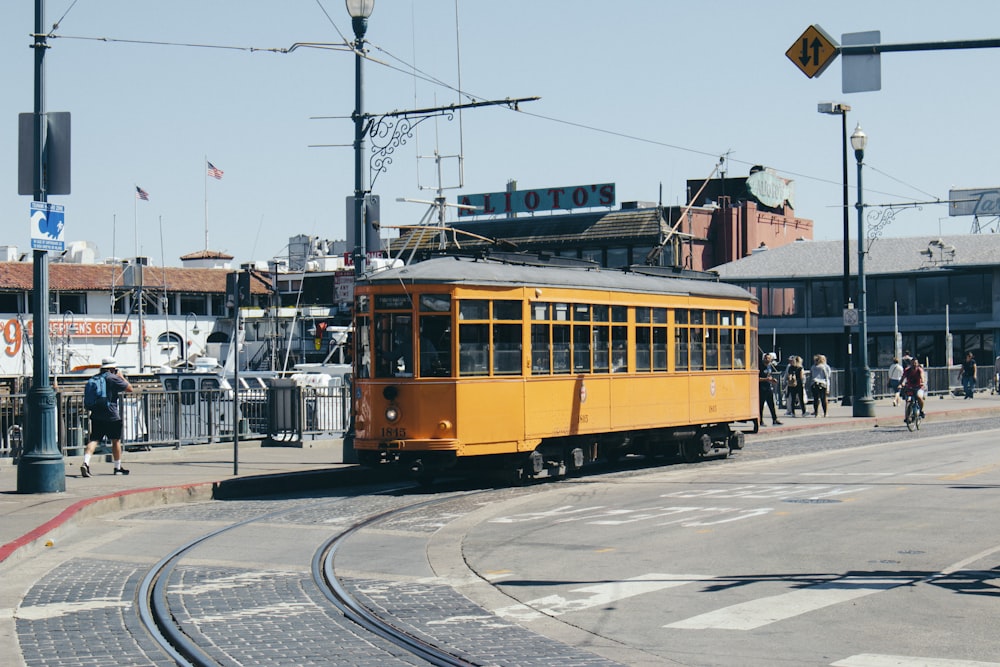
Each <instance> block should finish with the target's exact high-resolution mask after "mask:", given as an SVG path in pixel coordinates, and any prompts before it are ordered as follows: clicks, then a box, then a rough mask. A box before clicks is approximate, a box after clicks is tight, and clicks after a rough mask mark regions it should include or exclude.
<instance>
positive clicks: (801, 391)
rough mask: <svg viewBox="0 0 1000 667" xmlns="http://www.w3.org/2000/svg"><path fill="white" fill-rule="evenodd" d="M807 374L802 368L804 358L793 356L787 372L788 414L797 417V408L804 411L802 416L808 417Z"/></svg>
mask: <svg viewBox="0 0 1000 667" xmlns="http://www.w3.org/2000/svg"><path fill="white" fill-rule="evenodd" d="M805 383H806V374H805V369H804V368H802V357H799V356H793V357H792V358H791V359H790V360H789V362H788V368H787V369H786V370H785V386H787V387H788V411H789V412H788V414H790V415H791V416H793V417H794V416H795V406H796V405H798V406H799V407H800V408H801V409H802V416H803V417H805V415H806V388H805Z"/></svg>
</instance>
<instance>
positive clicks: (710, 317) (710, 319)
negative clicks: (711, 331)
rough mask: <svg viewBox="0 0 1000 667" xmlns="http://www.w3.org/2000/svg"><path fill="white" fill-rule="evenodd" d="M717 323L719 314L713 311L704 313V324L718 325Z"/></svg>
mask: <svg viewBox="0 0 1000 667" xmlns="http://www.w3.org/2000/svg"><path fill="white" fill-rule="evenodd" d="M718 323H719V313H718V311H715V310H706V311H705V324H718Z"/></svg>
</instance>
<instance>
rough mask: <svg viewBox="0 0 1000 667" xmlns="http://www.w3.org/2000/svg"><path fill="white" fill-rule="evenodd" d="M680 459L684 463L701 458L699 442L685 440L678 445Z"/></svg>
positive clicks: (693, 461)
mask: <svg viewBox="0 0 1000 667" xmlns="http://www.w3.org/2000/svg"><path fill="white" fill-rule="evenodd" d="M679 447H680V450H681V459H682V460H683V461H684V462H685V463H695V462H696V461H698V459H700V458H701V443H700V442H699V441H697V440H685V441H683V442H681V443H680V445H679Z"/></svg>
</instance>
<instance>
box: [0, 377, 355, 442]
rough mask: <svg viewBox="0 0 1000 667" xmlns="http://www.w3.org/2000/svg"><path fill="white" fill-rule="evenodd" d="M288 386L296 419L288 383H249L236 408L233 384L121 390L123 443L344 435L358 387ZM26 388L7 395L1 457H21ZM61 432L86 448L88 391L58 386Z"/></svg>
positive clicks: (0, 410) (0, 419)
mask: <svg viewBox="0 0 1000 667" xmlns="http://www.w3.org/2000/svg"><path fill="white" fill-rule="evenodd" d="M294 389H295V390H296V391H293V392H291V393H288V392H285V393H286V394H287V396H285V398H286V401H293V402H295V404H296V407H295V410H294V412H293V414H294V415H296V416H297V418H296V419H297V420H296V421H292V422H289V421H287V419H285V421H281V420H282V418H284V417H287V415H284V414H275V413H274V412H273V411H272V409H271V406H272V404H273V403H274V401H273V400H272V399H271V397H270V395H271V394H272V393H274V392H275V391H278V393H281V392H280V390H273V389H271V388H267V389H241V390H240V392H239V406H238V407H239V411H238V413H237V414H236V415H235V419H234V414H233V392H232V390H229V389H175V390H167V389H143V390H141V391H137V392H134V393H129V394H124V395H122V397H121V404H120V407H121V415H122V422H123V423H122V445H123V446H124V447H126V449H129V450H135V449H149V448H151V447H162V446H174V447H181V446H183V445H193V444H205V443H210V442H218V441H223V440H227V439H231V438H232V437H233V425H234V423H235V425H236V428H237V429H239V437H240V438H241V439H253V438H265V437H271V438H273V437H275V436H278V438H276V439H288V438H287V437H285V436H286V435H287V432H289V431H290V432H291V433H293V434H294V435H295V437H296V438H298V439H299V440H301V439H302V438H303V437H309V436H313V437H316V436H319V435H329V436H336V435H342V434H343V432H344V431H345V430H346V429H347V425H348V424H349V415H350V391H349V390H347V389H345V388H344V387H343V386H331V387H320V388H313V387H295V388H294ZM25 421H26V416H25V394H0V428H2V430H0V457H11V458H15V459H16V458H18V456H19V454H20V451H21V447H22V440H23V432H24V425H25ZM56 422H57V423H56V439H57V445H58V447H59V450H60V451H61V452H62V454H63V455H64V456H73V455H76V454H82V453H83V447H84V445H86V442H87V436H88V434H89V433H90V414H89V411H88V410H87V409H86V408H84V407H83V394H81V393H79V391H75V392H56Z"/></svg>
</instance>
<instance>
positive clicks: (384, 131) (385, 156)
mask: <svg viewBox="0 0 1000 667" xmlns="http://www.w3.org/2000/svg"><path fill="white" fill-rule="evenodd" d="M538 99H541V98H539V97H519V98H516V99H511V98H509V97H508V98H507V99H503V100H487V101H483V102H468V103H466V104H449V105H448V106H443V107H428V108H426V109H408V110H404V111H390V112H389V113H384V114H380V115H366V119H367V124H366V126H365V133H366V134H367V135H368V137H369V138H370V139H371V142H372V155H371V157H370V158H369V160H368V169H369V176H370V178H369V180H368V187H369V190H371V189H372V188H374V185H375V181H376V180H377V179H378V177H379V174H382V173H385V172H386V171H388V170H389V165H391V164H392V160H393V155H394V154H395V152H396V149H397V148H399V147H400V146H404V145H406V143H407V142H408V141H409V140H410V139H411V138H413V130H414V129H415V128H416V127H417V126H418V125H420V123H422V122H424V121H425V120H427V119H428V118H435V117H438V116H443V117H445V118H447V119H448V120H451V119H452V118H454V117H455V112H456V111H459V110H461V109H472V108H475V107H488V106H506V107H508V108H510V109H512V110H514V111H518V110H519V109H518V106H519V105H520V104H521V102H534V101H535V100H538Z"/></svg>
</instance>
